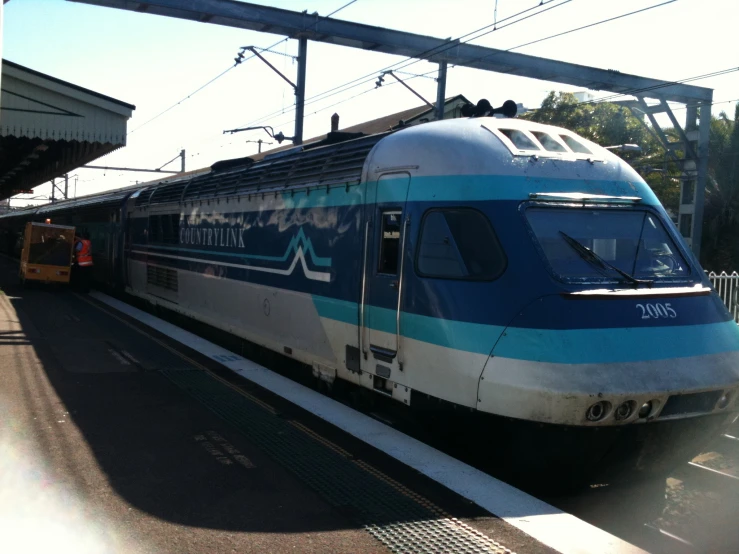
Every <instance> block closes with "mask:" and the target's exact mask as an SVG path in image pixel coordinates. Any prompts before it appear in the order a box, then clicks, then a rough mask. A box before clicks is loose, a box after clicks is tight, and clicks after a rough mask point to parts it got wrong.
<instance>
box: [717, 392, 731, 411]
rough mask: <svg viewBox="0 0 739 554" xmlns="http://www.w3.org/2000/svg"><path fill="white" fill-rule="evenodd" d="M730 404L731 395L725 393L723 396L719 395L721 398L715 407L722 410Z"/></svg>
mask: <svg viewBox="0 0 739 554" xmlns="http://www.w3.org/2000/svg"><path fill="white" fill-rule="evenodd" d="M730 402H731V393H730V392H725V393H724V394H722V395H721V398H719V399H718V402H716V407H717V408H718V409H719V410H723V409H724V408H726V406H728V405H729V403H730Z"/></svg>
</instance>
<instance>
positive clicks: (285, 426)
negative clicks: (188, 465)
mask: <svg viewBox="0 0 739 554" xmlns="http://www.w3.org/2000/svg"><path fill="white" fill-rule="evenodd" d="M161 373H162V374H163V375H165V376H166V377H167V378H168V379H170V380H171V381H172V382H174V383H175V384H176V385H178V386H180V387H181V388H183V389H185V390H186V391H187V392H188V393H189V394H191V395H192V396H193V397H195V398H196V399H197V400H199V401H200V402H202V403H203V404H205V405H206V406H207V407H208V408H210V409H211V410H212V411H214V412H215V413H217V414H218V415H220V416H221V417H222V418H224V419H225V420H227V421H229V422H230V423H232V424H234V425H235V426H236V427H237V428H238V429H239V430H240V431H241V432H242V433H243V434H244V435H245V436H246V437H248V438H249V440H251V441H252V442H253V443H254V444H255V445H256V446H258V447H260V448H262V449H263V450H264V451H265V452H267V453H268V454H269V455H270V456H271V457H272V458H273V459H274V460H275V461H277V462H278V463H280V464H281V465H283V466H284V467H286V468H287V469H289V470H290V471H292V472H293V473H294V474H295V475H297V477H298V478H299V479H301V480H302V481H303V482H304V483H306V484H307V485H308V486H310V487H311V488H312V489H313V490H315V491H316V492H317V493H318V494H319V495H321V496H322V497H323V498H324V500H326V501H327V502H328V503H329V504H331V505H332V506H334V507H335V508H336V509H337V511H339V512H341V513H344V514H345V515H346V516H348V517H349V518H351V519H353V520H354V521H356V522H357V523H358V524H359V525H361V526H362V527H363V528H365V529H366V530H367V531H368V532H369V533H370V534H371V535H372V536H373V537H375V538H376V539H378V540H379V541H381V542H382V543H383V544H384V545H385V546H387V547H388V549H390V550H391V551H392V552H396V553H444V554H446V553H449V554H454V553H470V554H473V553H474V554H477V553H483V552H484V553H495V554H502V553H506V554H510V553H511V551H510V550H508V549H507V548H505V547H503V546H502V545H500V544H498V543H497V542H495V541H494V540H492V539H490V538H489V537H487V536H486V535H484V534H483V533H481V532H479V531H477V530H476V529H473V528H472V527H470V526H469V525H467V524H465V523H463V522H461V521H459V520H457V519H455V518H452V517H450V516H449V515H448V514H446V513H445V512H444V511H443V510H441V509H440V508H439V507H437V506H435V505H434V504H432V503H431V502H429V501H428V500H426V499H425V498H423V497H421V496H420V495H418V494H416V493H414V492H412V491H411V490H409V489H407V488H406V487H404V486H403V485H401V484H400V483H397V482H395V481H394V480H392V479H390V478H389V477H388V476H386V475H384V474H383V473H381V472H379V471H378V470H376V469H375V468H373V467H372V466H370V465H369V464H367V463H366V462H364V461H362V460H356V459H354V458H353V457H352V455H351V454H350V453H348V452H346V451H345V450H343V449H341V448H340V447H338V446H336V445H334V444H332V443H330V442H329V441H327V440H326V439H323V438H322V437H320V436H319V435H317V434H315V433H313V432H312V431H311V430H310V429H308V428H306V427H304V426H303V425H301V424H299V423H296V422H291V421H288V420H285V419H283V418H280V417H279V416H276V415H275V414H274V412H273V411H271V410H268V409H267V408H265V407H264V406H263V405H260V404H257V403H255V402H252V401H251V400H250V399H248V398H246V397H245V396H243V395H242V394H240V393H239V392H237V391H235V390H233V389H231V388H230V387H228V386H225V385H224V384H223V383H221V382H219V381H218V380H216V379H215V378H213V377H211V376H210V375H209V374H208V373H206V372H204V371H199V370H195V371H169V370H163V371H162V372H161Z"/></svg>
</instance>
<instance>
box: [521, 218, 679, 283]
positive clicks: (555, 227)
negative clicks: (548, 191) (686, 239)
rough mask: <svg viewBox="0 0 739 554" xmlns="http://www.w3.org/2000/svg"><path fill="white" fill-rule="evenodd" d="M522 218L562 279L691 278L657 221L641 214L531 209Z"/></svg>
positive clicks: (670, 239) (675, 248)
mask: <svg viewBox="0 0 739 554" xmlns="http://www.w3.org/2000/svg"><path fill="white" fill-rule="evenodd" d="M526 217H527V219H528V221H529V224H530V225H531V228H532V230H533V231H534V235H535V236H536V239H537V240H538V242H539V245H540V246H541V249H542V251H543V253H544V256H545V257H546V259H547V261H548V262H549V264H550V265H551V267H552V270H553V271H554V273H556V274H557V275H558V276H559V277H561V278H562V279H564V280H567V281H591V280H593V279H599V280H617V281H622V280H632V281H633V280H634V279H647V280H650V281H654V280H660V279H670V280H671V279H675V280H681V279H685V278H687V276H688V275H689V274H690V266H689V265H688V263H687V261H686V260H685V258H684V257H683V255H682V254H681V253H680V251H679V250H678V248H677V246H676V244H675V242H674V241H673V240H672V237H671V236H670V235H669V234H668V233H667V231H666V230H665V228H664V226H663V225H662V222H661V221H660V220H659V219H658V218H657V217H656V216H655V215H654V214H652V213H650V212H647V211H645V210H626V209H622V208H599V209H590V208H554V207H552V208H549V207H535V208H529V209H528V210H526ZM624 274H626V275H624ZM631 278H633V279H631Z"/></svg>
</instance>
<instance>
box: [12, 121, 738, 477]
mask: <svg viewBox="0 0 739 554" xmlns="http://www.w3.org/2000/svg"><path fill="white" fill-rule="evenodd" d="M341 138H342V137H341V135H340V134H332V135H329V138H328V139H327V140H326V141H324V142H323V143H319V144H317V145H316V144H314V145H306V146H303V147H296V148H293V149H291V150H287V151H284V152H278V153H276V154H273V155H271V156H267V157H265V158H264V159H263V160H261V161H258V162H254V161H253V160H250V159H248V158H245V159H242V160H232V161H228V162H219V163H218V164H215V165H214V166H213V167H212V168H211V170H210V171H209V172H207V173H204V174H201V175H197V176H194V177H192V176H190V177H182V178H179V179H175V180H170V181H168V182H165V183H160V184H155V185H151V186H146V187H143V188H141V187H140V188H137V189H135V190H132V189H126V190H122V191H114V192H112V193H104V194H100V195H95V196H90V197H85V198H80V199H77V200H71V201H67V202H60V203H58V204H55V205H53V206H46V207H42V208H39V209H34V210H30V211H26V212H19V213H14V214H10V215H9V216H5V217H3V218H0V228H2V229H4V230H5V231H6V234H7V239H8V242H7V244H8V245H9V246H12V244H13V242H14V238H15V236H16V235H15V233H17V232H18V230H19V229H20V226H21V224H22V222H23V221H25V220H28V219H41V220H43V219H46V218H50V219H52V220H53V221H55V222H59V223H62V222H66V223H71V224H75V225H77V226H80V227H83V228H86V229H87V230H88V231H89V232H90V234H91V235H92V237H91V238H92V241H93V248H94V255H95V262H96V265H95V268H96V278H97V280H98V281H99V282H100V283H102V284H107V285H110V286H111V287H115V288H118V289H119V290H125V292H127V293H129V294H131V295H134V296H138V297H141V298H144V299H146V300H148V301H149V302H151V303H153V304H157V305H161V306H163V307H166V308H168V309H169V310H174V311H176V312H180V313H181V314H184V315H186V316H188V317H190V318H193V319H195V320H198V321H200V322H204V323H206V324H209V325H211V326H213V327H215V328H218V329H221V330H223V331H225V332H228V333H231V334H233V335H237V336H239V337H243V338H244V339H247V340H248V341H251V342H253V343H256V344H258V345H261V346H263V347H266V348H267V349H270V350H273V351H275V352H279V353H281V354H285V355H287V356H290V357H292V358H295V359H297V360H299V361H301V362H304V363H305V364H308V365H310V366H312V368H313V372H314V374H315V375H316V376H317V377H319V378H320V379H322V380H324V381H326V382H329V383H331V382H334V381H335V380H343V381H346V382H349V383H353V384H354V385H356V386H358V387H364V388H366V389H369V390H370V391H373V392H372V393H373V394H379V395H383V396H385V397H388V398H392V399H394V400H396V401H397V402H399V403H402V404H407V405H409V406H411V407H413V406H416V405H423V406H425V407H428V406H433V405H439V406H442V405H443V406H446V407H449V406H455V407H463V408H466V409H468V410H469V411H472V412H474V413H476V414H478V415H479V416H480V417H483V418H488V419H483V421H490V426H489V430H490V431H489V434H487V436H486V434H484V433H483V434H482V435H478V437H477V439H476V440H478V441H479V443H480V444H481V445H482V444H484V443H491V444H496V441H498V440H501V442H500V444H501V445H503V444H505V445H506V446H505V449H506V450H500V451H499V455H501V456H507V455H508V454H511V453H515V452H516V451H521V450H523V449H528V451H529V452H533V456H532V457H531V458H529V459H530V460H532V461H536V462H539V461H545V463H550V464H555V465H556V464H558V466H557V467H562V468H570V469H574V470H575V471H582V470H586V469H587V468H600V467H607V466H613V465H618V464H622V465H623V464H626V465H628V466H629V468H631V469H634V468H636V469H650V470H652V469H654V468H663V469H664V468H667V467H668V466H669V464H671V463H675V461H678V460H683V461H684V460H685V459H686V458H687V459H689V458H690V456H691V455H692V454H694V453H695V452H694V451H695V449H697V448H699V446H700V442H701V440H704V439H705V438H706V437H709V436H711V434H712V433H715V432H716V431H717V430H718V429H719V428H721V427H722V426H723V425H725V424H727V423H728V422H729V420H730V419H733V418H734V417H735V415H736V414H735V410H736V407H737V400H736V397H737V388H739V329H738V327H737V325H736V324H735V323H734V321H733V320H732V318H731V316H730V314H729V313H728V311H727V310H726V309H725V307H724V305H723V303H722V301H721V300H720V298H719V297H718V296H717V295H716V294H715V292H713V291H712V289H711V287H710V284H709V282H708V281H707V279H706V277H705V275H704V272H703V271H702V269H701V267H700V266H699V264H698V262H697V261H696V259H695V258H694V257H693V255H692V254H691V252H690V250H689V249H688V247H687V246H686V244H685V242H684V241H683V239H682V238H681V237H680V235H679V233H678V232H677V230H676V228H675V226H674V225H673V224H672V222H671V221H670V219H669V217H668V216H667V215H666V213H665V210H664V209H663V208H662V206H661V205H660V203H659V201H658V200H657V198H656V197H655V195H654V194H653V192H652V191H651V190H650V188H649V187H648V186H647V184H646V183H645V182H644V180H643V179H642V178H641V177H640V176H639V175H638V174H637V173H636V172H635V171H634V170H633V169H632V168H631V167H630V166H629V165H628V164H626V163H625V162H624V161H622V160H621V159H620V158H618V157H617V156H615V155H613V154H612V153H610V152H609V151H607V150H605V149H603V148H601V147H600V146H598V145H596V144H594V143H592V142H589V141H587V140H585V139H583V138H582V137H579V136H577V135H576V134H574V133H572V132H570V131H567V130H565V129H561V128H557V127H551V126H546V125H541V124H537V123H532V122H528V121H522V120H514V119H496V118H490V117H480V118H469V119H456V120H448V121H441V122H434V123H427V124H424V125H419V126H413V127H407V128H403V129H400V130H397V131H394V132H389V133H385V134H381V135H372V136H364V137H359V138H353V139H352V140H341ZM482 429H486V427H485V426H484V425H483V426H482ZM512 430H513V431H512ZM503 436H505V437H506V438H507V440H506V442H503V441H502V438H503ZM502 448H503V447H502V446H501V449H502Z"/></svg>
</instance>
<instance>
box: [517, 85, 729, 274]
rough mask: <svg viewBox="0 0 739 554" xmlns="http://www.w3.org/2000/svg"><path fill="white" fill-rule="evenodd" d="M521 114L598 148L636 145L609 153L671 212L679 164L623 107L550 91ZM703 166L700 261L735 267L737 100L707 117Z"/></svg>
mask: <svg viewBox="0 0 739 554" xmlns="http://www.w3.org/2000/svg"><path fill="white" fill-rule="evenodd" d="M523 118H525V119H529V120H531V121H537V122H540V123H546V124H549V125H556V126H558V127H564V128H565V129H569V130H571V131H574V132H575V133H577V134H579V135H581V136H583V137H585V138H587V139H589V140H592V141H593V142H595V143H597V144H600V145H601V146H612V145H618V144H638V145H639V146H641V148H642V152H641V153H623V154H620V153H619V152H615V153H616V154H619V155H621V157H623V158H624V160H626V161H627V162H628V163H629V164H630V165H631V166H632V167H634V169H636V170H637V171H638V172H639V173H640V174H641V176H642V177H643V178H644V180H645V181H646V182H647V183H648V184H649V186H650V187H651V188H652V190H653V191H654V192H655V194H656V195H657V197H658V198H659V199H660V201H661V202H662V204H663V205H664V206H665V208H666V209H667V210H668V212H670V213H671V214H673V215H674V214H677V211H678V207H679V201H680V177H681V171H680V167H679V165H678V164H677V163H675V162H674V161H672V160H671V159H670V157H668V155H667V153H666V152H665V149H664V148H663V147H662V145H661V144H660V141H659V140H658V139H657V137H656V136H655V135H654V134H653V131H652V130H651V128H648V127H647V126H646V125H645V124H643V123H642V122H641V121H639V120H638V119H637V118H636V117H635V116H634V115H633V114H632V113H631V111H630V110H629V109H628V108H626V107H624V106H621V105H618V104H612V103H608V102H596V103H587V102H582V103H581V102H578V101H577V99H576V98H575V96H574V95H573V94H570V93H565V92H550V93H549V95H548V96H547V97H546V98H545V99H544V101H543V102H542V105H541V108H540V109H538V110H536V111H534V112H531V113H529V114H526V115H524V116H523ZM663 131H664V133H665V135H666V136H667V138H668V140H669V141H677V140H678V134H677V131H675V130H674V129H663ZM676 154H677V155H678V157H682V155H683V153H682V152H676ZM708 166H709V167H708V184H707V189H706V204H705V216H704V226H703V243H702V245H701V258H702V260H701V261H702V262H703V265H704V267H705V268H706V269H709V270H714V271H732V270H737V271H739V240H737V238H739V104H737V106H736V111H735V114H734V119H733V120H732V119H729V118H728V117H727V116H726V114H724V113H722V114H720V115H719V117H714V118H712V120H711V134H710V144H709V159H708Z"/></svg>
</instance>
